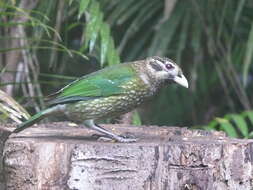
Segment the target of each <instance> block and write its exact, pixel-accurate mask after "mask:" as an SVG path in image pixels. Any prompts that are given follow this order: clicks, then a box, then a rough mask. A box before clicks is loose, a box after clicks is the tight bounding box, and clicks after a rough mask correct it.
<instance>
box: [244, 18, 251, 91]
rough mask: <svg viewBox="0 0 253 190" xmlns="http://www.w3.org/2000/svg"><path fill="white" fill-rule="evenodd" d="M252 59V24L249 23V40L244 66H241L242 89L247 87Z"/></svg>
mask: <svg viewBox="0 0 253 190" xmlns="http://www.w3.org/2000/svg"><path fill="white" fill-rule="evenodd" d="M252 57H253V22H252V23H251V29H250V33H249V39H248V42H247V49H246V53H245V57H244V64H243V86H244V87H245V86H246V85H247V79H248V75H249V68H250V64H252V62H253V61H252Z"/></svg>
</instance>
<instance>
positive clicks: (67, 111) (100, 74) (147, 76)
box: [14, 57, 188, 142]
mask: <svg viewBox="0 0 253 190" xmlns="http://www.w3.org/2000/svg"><path fill="white" fill-rule="evenodd" d="M168 80H171V81H174V82H176V83H178V84H181V85H182V86H185V87H188V82H187V80H186V78H185V77H184V76H183V74H182V71H181V69H180V68H179V67H178V66H177V65H176V64H175V63H174V62H173V61H171V60H170V59H168V58H160V57H150V58H147V59H145V60H140V61H135V62H131V63H124V64H119V65H114V66H112V67H107V68H105V69H102V70H100V71H97V72H94V73H91V74H89V75H86V76H84V77H81V78H79V79H77V80H76V81H74V82H72V83H70V84H69V85H67V86H66V87H64V88H62V89H61V90H59V91H58V92H56V93H55V94H53V95H51V96H50V98H52V100H51V101H49V106H50V107H49V108H47V109H45V110H43V111H41V112H39V113H37V114H35V115H34V116H32V117H31V118H30V119H29V120H28V121H25V122H23V123H22V124H21V125H19V126H18V127H17V128H16V129H15V130H14V132H15V133H17V132H20V131H22V130H23V129H25V128H27V127H29V126H31V125H32V124H34V123H36V122H38V121H40V120H41V119H43V118H45V117H47V116H49V115H54V114H64V115H66V116H67V117H68V118H69V119H70V120H72V121H75V122H84V121H85V122H86V124H87V126H88V127H91V128H93V129H94V130H97V131H99V132H101V133H103V134H106V135H108V136H110V137H111V138H113V139H116V140H117V141H120V142H126V141H125V139H122V138H121V137H119V136H116V135H114V134H112V133H110V132H108V131H105V130H104V129H102V128H101V127H98V126H97V125H95V124H94V123H93V120H96V119H100V118H108V117H113V116H117V115H120V114H123V113H126V112H129V111H131V110H132V109H134V108H135V107H137V106H139V105H140V104H141V103H143V102H144V101H145V100H146V99H148V98H149V97H150V96H153V95H154V94H155V93H156V92H157V91H158V89H159V88H160V87H161V86H162V84H163V83H164V82H166V81H168ZM128 142H129V141H128Z"/></svg>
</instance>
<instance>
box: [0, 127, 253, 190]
mask: <svg viewBox="0 0 253 190" xmlns="http://www.w3.org/2000/svg"><path fill="white" fill-rule="evenodd" d="M103 127H105V128H107V129H108V130H111V131H113V132H114V133H117V134H126V133H130V134H131V135H134V136H136V137H137V138H139V141H138V142H136V143H128V144H124V143H115V142H100V141H96V139H95V137H94V136H92V134H95V133H94V131H92V130H89V129H87V128H84V127H82V126H77V127H73V126H71V124H70V123H67V122H61V123H51V124H47V125H37V126H34V127H31V128H29V129H26V130H24V131H23V132H21V133H19V134H15V135H14V134H12V135H11V136H10V137H9V139H8V140H7V141H6V142H5V144H4V143H3V139H4V137H6V136H7V134H9V131H11V130H13V129H14V128H11V127H6V126H5V127H3V126H2V127H0V135H1V140H2V141H0V146H1V147H0V150H3V154H2V155H3V162H2V163H3V164H2V165H0V174H1V175H0V177H1V178H0V181H1V184H0V185H1V186H0V187H4V186H5V188H6V189H7V190H18V189H22V190H23V189H29V190H33V189H39V190H47V189H48V190H49V189H53V190H62V189H64V190H65V189H72V190H93V189H105V190H107V189H108V190H112V189H115V190H125V189H130V190H142V189H143V190H144V189H145V190H151V189H152V190H164V189H171V190H181V189H183V190H190V189H192V190H198V189H200V190H202V189H203V190H209V189H210V190H213V189H221V190H226V189H229V190H230V189H240V190H242V189H244V190H246V189H249V190H250V189H251V187H252V184H253V181H252V180H253V169H252V168H253V162H252V160H253V146H252V144H253V141H252V140H240V139H231V138H228V137H226V136H225V135H224V133H222V132H208V131H202V130H188V129H187V128H178V127H157V126H141V127H133V126H128V125H103ZM1 158H2V157H0V159H1ZM1 189H2V188H1Z"/></svg>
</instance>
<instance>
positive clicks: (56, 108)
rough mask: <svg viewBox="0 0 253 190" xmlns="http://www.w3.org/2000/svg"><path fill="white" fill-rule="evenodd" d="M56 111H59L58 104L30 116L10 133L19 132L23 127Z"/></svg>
mask: <svg viewBox="0 0 253 190" xmlns="http://www.w3.org/2000/svg"><path fill="white" fill-rule="evenodd" d="M57 111H59V107H58V106H55V107H51V108H48V109H45V110H43V111H41V112H39V113H37V114H35V115H34V116H32V117H31V118H30V119H29V120H27V121H25V122H23V123H21V124H20V125H18V126H17V128H16V129H15V130H14V131H13V132H12V133H19V132H20V131H23V130H24V129H26V128H28V127H30V126H32V125H33V124H35V123H37V122H38V121H40V120H42V119H44V118H45V117H47V116H48V115H50V114H51V113H54V112H57Z"/></svg>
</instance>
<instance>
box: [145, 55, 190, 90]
mask: <svg viewBox="0 0 253 190" xmlns="http://www.w3.org/2000/svg"><path fill="white" fill-rule="evenodd" d="M146 63H147V64H146V66H147V70H148V72H149V73H150V74H151V75H152V76H153V77H154V78H155V79H156V80H158V81H162V82H163V81H170V82H175V83H177V84H180V85H181V86H183V87H186V88H188V81H187V79H186V78H185V76H184V75H183V72H182V70H181V68H180V67H179V66H178V65H177V64H176V63H175V62H173V61H172V60H170V59H168V58H166V57H158V56H154V57H149V58H147V60H146Z"/></svg>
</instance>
